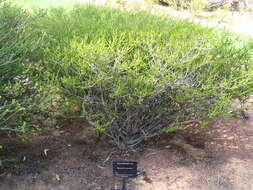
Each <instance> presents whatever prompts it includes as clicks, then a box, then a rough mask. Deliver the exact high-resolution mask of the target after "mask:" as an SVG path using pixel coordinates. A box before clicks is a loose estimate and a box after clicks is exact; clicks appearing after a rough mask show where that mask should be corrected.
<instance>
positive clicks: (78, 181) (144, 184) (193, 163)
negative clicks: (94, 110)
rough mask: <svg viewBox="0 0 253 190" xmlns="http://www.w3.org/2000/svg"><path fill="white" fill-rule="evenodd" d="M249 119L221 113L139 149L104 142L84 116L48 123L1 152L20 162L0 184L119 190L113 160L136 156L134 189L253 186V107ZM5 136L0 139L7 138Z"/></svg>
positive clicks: (10, 188)
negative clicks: (58, 124)
mask: <svg viewBox="0 0 253 190" xmlns="http://www.w3.org/2000/svg"><path fill="white" fill-rule="evenodd" d="M248 114H249V116H250V119H248V120H241V119H217V120H216V121H213V122H212V123H211V124H210V125H209V127H206V128H203V129H199V128H198V129H194V128H191V129H189V130H188V131H185V132H178V133H175V134H167V135H163V136H160V137H159V138H158V137H157V138H154V139H151V140H150V141H149V142H146V143H145V145H143V147H141V148H140V149H139V150H138V151H137V152H130V151H119V150H117V149H113V147H112V146H111V145H109V144H107V143H105V142H103V141H102V140H101V139H100V138H99V136H98V135H97V134H95V133H94V132H93V131H92V130H91V128H89V125H88V124H87V123H86V122H85V121H84V120H75V121H67V122H65V123H64V124H63V127H61V128H60V129H52V128H51V129H46V130H45V131H44V132H43V133H41V134H38V135H37V136H35V137H33V138H32V141H31V142H30V143H21V142H18V141H16V142H15V141H9V142H7V143H6V141H5V144H6V146H5V148H4V149H3V150H2V151H1V152H0V156H2V157H3V156H6V155H9V156H12V158H17V159H16V160H18V161H19V164H16V166H15V168H11V170H10V171H11V172H12V173H9V174H7V175H2V176H1V177H0V182H1V183H0V190H69V189H73V190H116V189H120V181H119V180H117V179H114V178H113V177H112V172H111V163H112V160H135V161H138V163H139V170H140V175H139V177H138V178H137V179H135V180H132V181H130V182H129V184H128V189H130V190H154V189H156V190H218V189H219V190H233V189H234V190H238V189H240V190H250V189H253V179H252V176H253V154H252V151H253V111H250V112H248ZM3 139H4V138H2V139H1V140H0V141H3Z"/></svg>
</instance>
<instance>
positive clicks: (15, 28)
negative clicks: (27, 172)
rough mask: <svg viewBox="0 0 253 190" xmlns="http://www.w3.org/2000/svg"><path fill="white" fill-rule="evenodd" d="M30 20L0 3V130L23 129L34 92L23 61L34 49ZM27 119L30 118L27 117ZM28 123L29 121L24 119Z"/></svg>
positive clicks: (7, 5)
mask: <svg viewBox="0 0 253 190" xmlns="http://www.w3.org/2000/svg"><path fill="white" fill-rule="evenodd" d="M30 21H31V17H29V15H28V14H26V13H25V12H24V11H22V10H21V9H19V8H17V7H14V6H11V5H10V4H7V3H2V4H0V26H1V28H0V128H1V129H2V130H3V128H6V127H14V126H23V125H24V124H25V122H24V121H25V120H27V119H28V112H29V111H28V110H30V108H31V102H32V100H33V98H32V97H31V96H32V92H33V91H34V89H33V87H34V85H33V82H32V81H31V80H30V78H29V74H28V71H29V70H28V67H29V66H30V64H29V61H28V60H27V58H28V57H29V55H30V53H31V51H32V49H33V48H34V47H35V46H34V45H33V44H32V43H31V41H30V39H29V38H30V37H31V32H29V30H28V23H29V22H30ZM29 117H30V116H29ZM28 120H30V119H28Z"/></svg>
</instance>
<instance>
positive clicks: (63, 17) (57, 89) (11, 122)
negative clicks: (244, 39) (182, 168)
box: [0, 4, 253, 148]
mask: <svg viewBox="0 0 253 190" xmlns="http://www.w3.org/2000/svg"><path fill="white" fill-rule="evenodd" d="M0 22H1V23H0V24H1V26H4V27H1V28H0V56H1V59H0V67H1V69H0V74H1V75H0V76H1V78H0V84H1V86H0V88H1V90H0V93H1V99H0V123H1V127H2V126H4V127H6V126H19V127H18V129H19V130H21V131H22V132H25V133H26V132H29V128H27V126H29V125H30V124H31V121H30V120H29V119H28V116H29V118H32V117H31V115H29V114H31V113H32V114H33V115H34V114H36V112H38V111H41V112H43V113H45V112H48V115H47V117H50V118H51V117H54V116H55V114H56V112H59V110H62V111H61V113H60V114H67V113H69V112H71V110H72V109H74V107H75V106H76V105H78V106H80V107H82V109H81V116H84V117H85V118H86V119H87V120H88V121H90V123H91V124H93V126H94V127H95V129H96V130H99V131H104V133H105V134H106V135H107V136H108V138H109V139H110V140H111V141H112V142H113V143H114V144H116V145H117V146H118V147H120V148H134V147H135V146H136V145H138V144H139V143H141V142H142V141H144V140H145V139H147V138H149V137H152V136H156V135H158V134H160V133H162V132H163V131H164V130H166V131H174V130H176V129H178V128H180V126H181V125H182V124H183V123H184V122H185V121H188V120H197V121H201V122H202V121H203V120H206V119H208V118H212V117H216V116H217V115H219V114H223V113H226V111H227V108H228V107H229V106H230V104H231V102H232V101H233V99H234V98H239V99H241V100H242V101H243V100H244V99H245V98H246V97H247V96H248V95H249V94H251V93H252V89H253V84H252V76H253V73H252V71H253V68H252V67H253V66H252V64H250V63H251V61H252V60H251V52H252V47H253V46H252V42H251V43H241V41H240V42H239V41H238V39H236V38H235V37H234V36H232V35H230V34H229V33H225V32H218V31H216V30H213V29H209V28H204V27H201V26H199V25H197V24H193V23H190V22H187V21H181V20H172V19H168V18H165V17H157V16H154V15H150V14H148V13H145V12H126V11H120V10H116V9H110V8H102V7H96V6H90V5H78V6H75V7H74V8H73V10H66V9H64V8H54V9H50V10H37V11H34V12H33V14H32V15H31V14H28V13H26V12H24V11H22V10H20V9H18V8H16V7H12V6H9V5H7V4H3V5H2V6H1V12H0ZM38 45H39V48H38ZM35 93H36V95H35ZM31 97H33V98H31ZM38 99H39V100H40V103H38ZM35 106H36V109H37V111H35ZM72 111H73V110H72ZM27 114H28V115H27ZM57 114H59V113H57ZM78 114H80V112H78V113H74V111H73V114H72V113H69V115H71V116H74V117H76V116H78ZM55 117H56V116H55ZM162 129H163V130H162Z"/></svg>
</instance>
